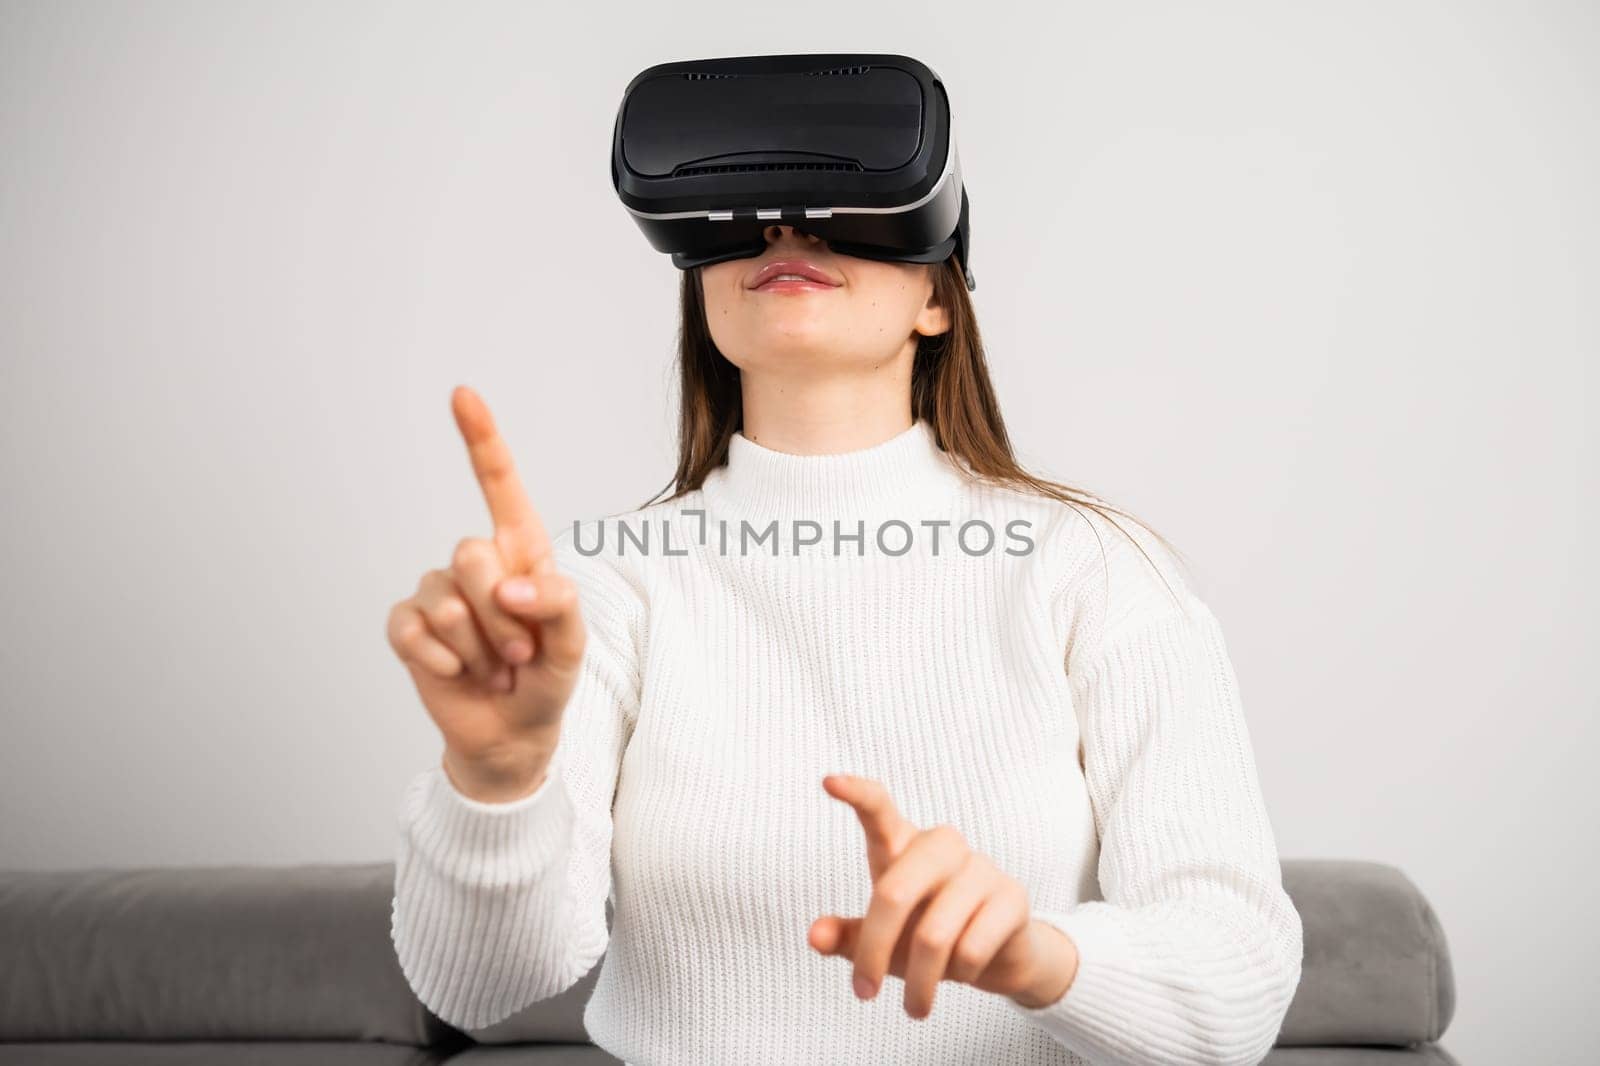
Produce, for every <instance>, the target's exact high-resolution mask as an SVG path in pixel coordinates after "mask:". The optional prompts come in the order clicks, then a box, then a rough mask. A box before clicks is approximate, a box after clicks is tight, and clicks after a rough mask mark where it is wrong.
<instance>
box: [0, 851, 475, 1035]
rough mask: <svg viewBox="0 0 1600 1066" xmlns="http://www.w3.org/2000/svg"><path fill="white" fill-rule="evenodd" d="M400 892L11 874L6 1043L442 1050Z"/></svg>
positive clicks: (225, 875) (90, 874) (386, 876)
mask: <svg viewBox="0 0 1600 1066" xmlns="http://www.w3.org/2000/svg"><path fill="white" fill-rule="evenodd" d="M393 892H394V866H393V864H392V863H371V864H366V865H331V866H330V865H325V866H309V865H308V866H287V867H257V866H230V867H171V868H161V869H123V870H117V869H92V870H69V871H50V872H22V871H0V945H4V947H3V949H0V1041H5V1042H21V1041H47V1040H66V1039H72V1040H383V1041H388V1042H391V1043H399V1044H412V1045H417V1046H422V1045H427V1044H432V1043H435V1042H437V1041H438V1040H439V1039H441V1038H444V1037H447V1036H449V1035H451V1033H452V1030H450V1029H449V1027H448V1026H445V1025H444V1023H442V1022H440V1021H439V1020H438V1019H437V1018H435V1017H433V1015H432V1014H431V1013H430V1012H429V1011H427V1009H426V1008H424V1007H423V1006H422V1005H421V1004H420V1003H419V1002H418V1001H417V999H416V997H415V996H414V995H413V994H412V992H411V989H410V987H409V986H408V985H407V983H406V980H405V977H404V975H403V974H402V973H401V971H400V966H399V963H398V961H397V960H396V958H395V953H394V947H393V945H392V942H391V941H390V939H389V920H390V903H391V900H392V897H393Z"/></svg>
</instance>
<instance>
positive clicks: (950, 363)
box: [641, 255, 1184, 595]
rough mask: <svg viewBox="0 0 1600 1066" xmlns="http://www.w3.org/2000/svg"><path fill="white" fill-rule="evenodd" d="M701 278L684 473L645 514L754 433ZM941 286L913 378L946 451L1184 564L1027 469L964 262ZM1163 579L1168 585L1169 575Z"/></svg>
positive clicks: (914, 407)
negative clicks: (992, 372) (709, 320)
mask: <svg viewBox="0 0 1600 1066" xmlns="http://www.w3.org/2000/svg"><path fill="white" fill-rule="evenodd" d="M700 270H701V268H699V267H694V268H691V269H689V270H685V271H683V277H682V281H681V283H680V285H679V304H680V314H679V325H678V370H679V406H678V468H677V470H676V471H675V472H674V473H673V475H672V480H671V481H669V482H668V483H667V485H666V486H664V487H663V488H662V489H661V491H660V492H658V493H656V495H655V496H654V497H652V498H651V499H650V500H647V501H646V502H645V504H643V505H641V506H648V505H649V504H652V503H655V502H658V501H661V500H662V499H663V498H665V499H666V500H674V499H677V498H678V497H680V496H683V495H685V494H686V493H689V492H693V491H694V490H695V489H698V488H699V487H700V485H701V483H702V482H703V481H704V480H705V479H706V475H707V474H709V473H711V471H712V470H714V469H716V468H717V467H719V466H721V465H723V464H724V463H726V462H727V459H728V441H729V439H730V438H732V436H733V434H734V433H735V432H737V431H738V430H740V429H742V428H743V426H744V407H743V394H742V393H741V391H740V387H739V368H738V367H737V366H735V365H734V364H733V363H731V362H729V361H728V360H727V358H726V357H724V356H723V354H722V353H721V352H720V351H718V350H717V346H716V344H715V343H713V341H712V339H711V331H710V329H709V328H708V326H707V324H706V317H705V295H704V290H703V289H702V287H701V279H700ZM933 288H934V296H935V298H936V300H937V302H938V303H939V304H940V306H942V307H945V308H947V309H948V310H949V313H950V329H949V330H947V331H946V332H944V333H941V334H938V335H936V336H921V337H919V338H918V339H917V351H916V356H915V359H914V362H913V364H912V370H911V414H912V417H913V418H918V419H922V420H924V421H926V422H927V423H928V424H929V425H930V426H931V427H932V428H933V431H934V435H935V439H936V440H937V442H938V445H939V447H940V448H942V449H944V451H945V452H947V453H949V454H951V455H954V456H956V457H957V458H959V459H960V460H962V462H963V463H964V464H965V465H966V467H967V468H968V469H969V470H970V471H971V473H972V474H973V475H975V476H977V477H978V478H980V479H982V480H984V481H987V482H989V483H991V484H997V485H1004V486H1009V487H1011V488H1015V489H1020V490H1022V491H1025V492H1032V493H1036V494H1038V495H1041V496H1046V497H1049V498H1051V499H1054V500H1059V501H1060V502H1061V503H1064V504H1066V505H1067V506H1068V507H1072V508H1075V509H1076V508H1078V507H1087V508H1089V509H1091V510H1093V511H1095V512H1096V513H1097V514H1099V515H1100V516H1101V517H1103V518H1104V519H1105V520H1106V521H1108V522H1110V523H1111V524H1112V525H1113V526H1115V527H1116V528H1117V529H1118V530H1120V531H1121V532H1122V534H1123V535H1124V536H1126V537H1128V539H1129V540H1130V541H1132V542H1133V544H1134V546H1135V547H1137V548H1138V549H1139V552H1140V554H1142V555H1143V556H1144V557H1145V559H1146V560H1147V561H1149V562H1150V564H1151V566H1152V567H1154V568H1155V570H1156V572H1157V574H1158V575H1160V574H1161V568H1160V567H1159V566H1156V565H1155V562H1154V561H1153V560H1151V559H1150V554H1149V553H1148V552H1146V551H1145V550H1144V547H1143V546H1142V545H1140V544H1139V542H1138V540H1137V539H1136V538H1135V537H1133V536H1132V535H1131V534H1129V533H1128V531H1127V530H1126V529H1123V527H1122V525H1121V524H1120V523H1118V522H1117V520H1116V519H1115V518H1112V517H1111V515H1112V514H1113V513H1114V514H1119V515H1122V516H1123V517H1124V518H1127V519H1130V520H1131V521H1134V522H1137V523H1138V524H1139V525H1141V526H1143V527H1144V528H1145V529H1147V530H1149V531H1150V533H1151V534H1152V535H1154V536H1155V537H1156V539H1158V540H1159V541H1161V543H1162V544H1164V545H1166V547H1167V548H1168V550H1170V551H1171V552H1172V553H1173V555H1174V556H1175V557H1176V558H1178V559H1180V560H1182V559H1183V558H1184V557H1183V555H1182V553H1181V552H1179V551H1178V549H1177V548H1176V547H1175V546H1174V545H1173V544H1172V543H1171V542H1170V541H1168V540H1167V538H1166V537H1164V536H1162V535H1161V534H1160V533H1158V532H1156V530H1154V529H1153V528H1151V527H1150V526H1149V525H1148V524H1147V523H1145V522H1143V521H1141V520H1140V519H1139V518H1137V517H1136V516H1134V515H1132V514H1130V513H1128V512H1127V511H1124V510H1122V509H1121V508H1119V507H1115V506H1113V505H1112V504H1110V503H1109V502H1107V501H1106V500H1105V499H1104V498H1102V497H1100V496H1097V495H1095V494H1094V493H1091V492H1089V491H1087V490H1084V489H1079V488H1074V487H1072V486H1070V485H1064V484H1062V483H1060V482H1058V481H1051V480H1048V479H1046V478H1041V477H1038V476H1036V475H1034V474H1031V473H1029V472H1028V471H1026V470H1024V469H1023V468H1022V467H1021V465H1019V464H1018V462H1017V459H1016V456H1015V454H1014V453H1013V452H1012V449H1011V439H1010V437H1009V436H1008V435H1007V433H1006V426H1005V420H1004V419H1003V418H1002V417H1001V415H1000V405H999V403H998V401H997V400H996V399H995V391H994V385H993V384H992V383H991V382H990V380H989V367H988V363H987V361H986V360H985V358H984V353H983V339H982V337H981V335H980V334H979V331H978V320H977V316H976V314H975V313H974V311H973V307H972V300H971V298H970V297H969V296H968V295H967V284H966V280H965V277H964V276H963V274H962V271H961V265H960V263H959V262H958V258H957V257H956V256H954V255H952V256H951V257H949V258H948V259H946V260H945V261H944V262H943V264H936V265H935V266H934V268H933ZM669 493H670V495H668V494H669ZM1090 527H1091V528H1093V523H1090ZM1096 535H1097V536H1098V533H1097V534H1096ZM1103 550H1104V545H1103V544H1102V551H1103ZM1162 581H1163V582H1164V583H1165V582H1166V578H1165V576H1164V575H1162ZM1167 589H1168V591H1169V592H1170V591H1172V586H1171V585H1170V584H1168V585H1167ZM1174 595H1176V594H1174Z"/></svg>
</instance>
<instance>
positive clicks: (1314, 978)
mask: <svg viewBox="0 0 1600 1066" xmlns="http://www.w3.org/2000/svg"><path fill="white" fill-rule="evenodd" d="M1282 865H1283V887H1284V888H1285V890H1287V891H1288V893H1289V898H1290V899H1292V900H1293V901H1294V905H1295V909H1296V910H1297V911H1299V912H1300V921H1301V925H1302V926H1303V927H1304V930H1305V959H1304V962H1303V963H1302V966H1301V973H1300V987H1299V988H1298V990H1297V991H1296V992H1295V997H1294V1001H1293V1002H1292V1003H1290V1004H1289V1013H1288V1016H1287V1017H1285V1018H1284V1022H1283V1028H1282V1029H1281V1030H1280V1031H1279V1034H1278V1043H1279V1044H1280V1045H1305V1044H1387V1045H1393V1046H1397V1047H1403V1046H1406V1045H1409V1044H1416V1043H1428V1042H1430V1041H1435V1040H1438V1039H1439V1038H1440V1037H1442V1036H1443V1035H1444V1031H1445V1029H1446V1028H1447V1027H1448V1026H1449V1025H1450V1019H1451V1016H1452V1015H1454V1013H1455V1004H1456V986H1455V974H1454V971H1453V969H1452V967H1451V964H1450V948H1449V944H1448V943H1447V942H1446V940H1445V936H1444V929H1443V928H1442V927H1441V926H1440V924H1439V919H1438V917H1437V916H1436V915H1435V914H1434V912H1433V908H1432V907H1431V906H1429V904H1428V900H1427V897H1425V896H1424V895H1423V894H1422V892H1421V890H1420V889H1418V888H1417V886H1416V885H1415V884H1414V883H1412V881H1411V879H1410V878H1409V877H1407V876H1406V875H1405V874H1404V873H1402V872H1401V871H1400V870H1398V869H1396V868H1395V867H1393V866H1390V865H1387V864H1385V863H1381V862H1365V861H1361V860H1356V859H1286V860H1284V861H1283V863H1282Z"/></svg>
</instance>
